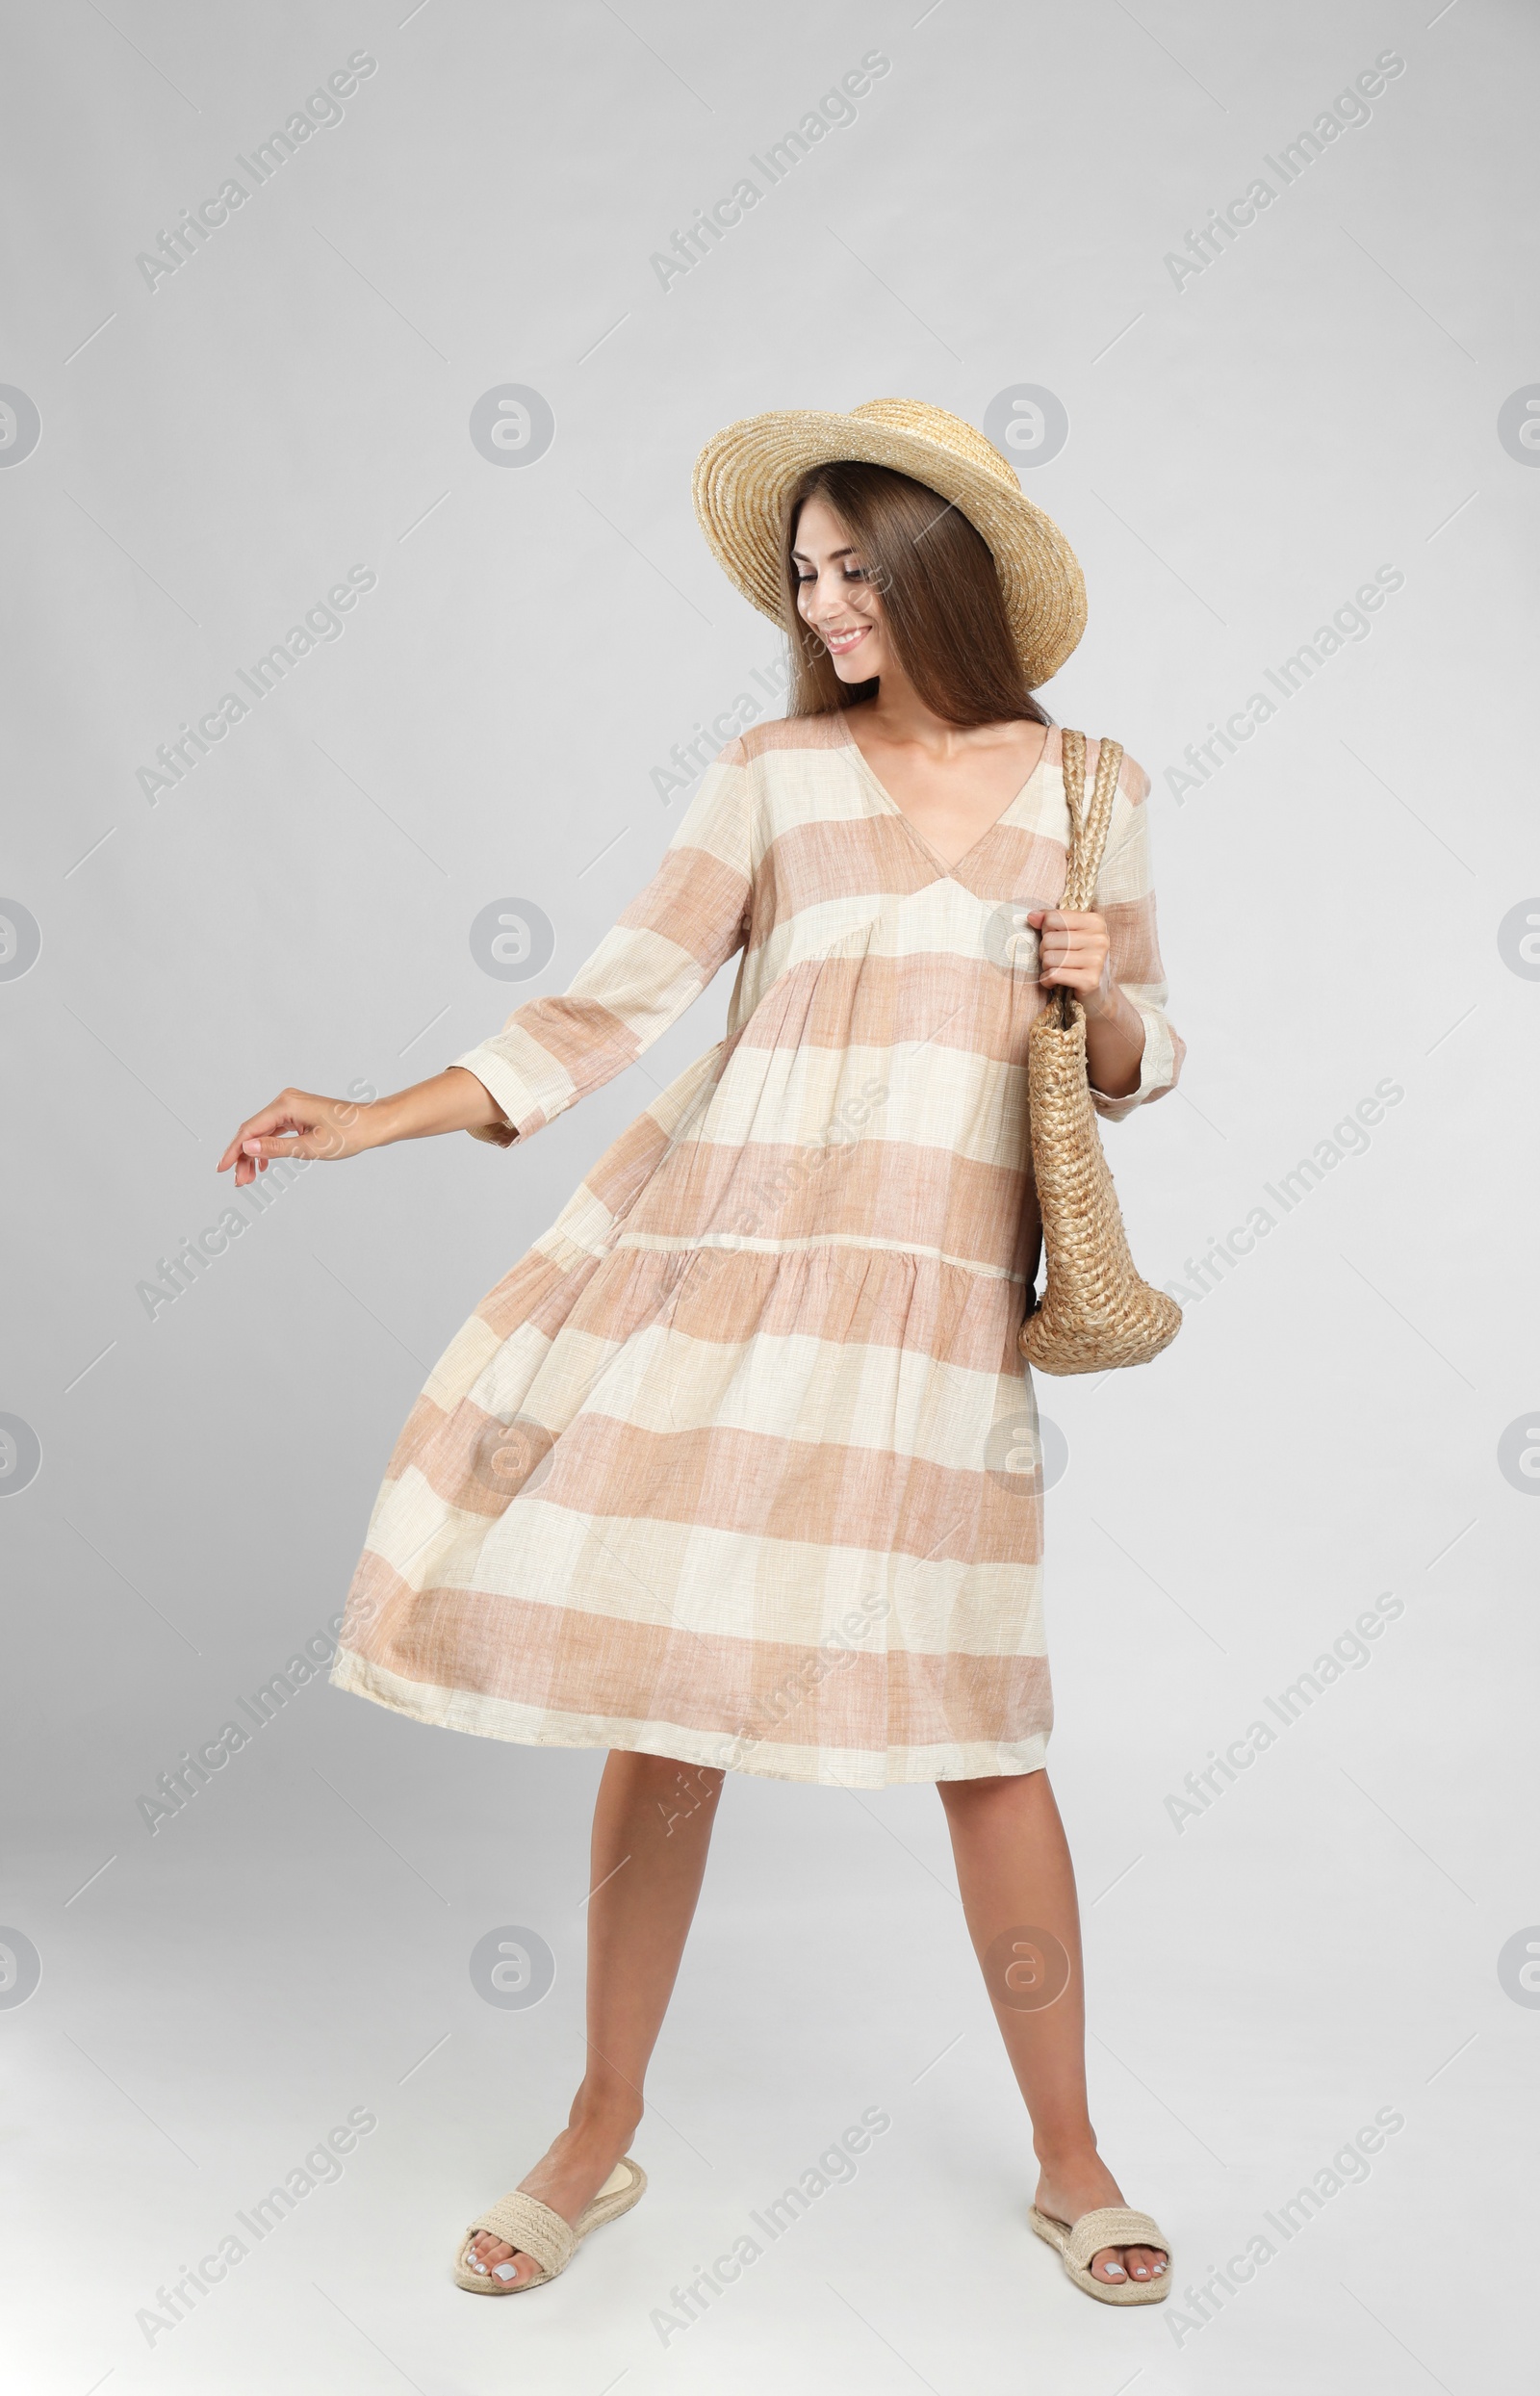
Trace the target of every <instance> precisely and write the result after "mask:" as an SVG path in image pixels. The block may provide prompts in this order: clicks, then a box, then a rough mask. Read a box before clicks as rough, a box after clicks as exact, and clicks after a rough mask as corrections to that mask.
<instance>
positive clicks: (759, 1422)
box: [331, 714, 1182, 1789]
mask: <svg viewBox="0 0 1540 2396" xmlns="http://www.w3.org/2000/svg"><path fill="white" fill-rule="evenodd" d="M1060 760H1061V751H1060V741H1059V735H1058V734H1057V733H1053V734H1050V735H1049V740H1048V745H1047V747H1046V749H1045V750H1044V753H1043V757H1042V760H1041V762H1040V764H1039V766H1038V768H1037V770H1036V771H1035V772H1034V773H1033V775H1032V776H1031V778H1030V780H1029V781H1028V782H1027V783H1026V784H1025V786H1023V788H1022V789H1021V790H1020V791H1019V792H1018V793H1017V795H1016V797H1015V799H1014V801H1013V802H1012V804H1011V806H1010V807H1009V808H1008V809H1007V810H1006V812H1005V813H1004V814H1003V815H1002V816H1001V817H1000V818H999V820H998V822H997V823H996V824H995V825H994V826H993V827H992V829H991V830H989V831H988V832H987V833H986V834H985V835H984V837H983V838H982V839H980V840H979V841H978V842H976V844H975V845H974V846H973V848H971V849H970V850H969V851H968V853H967V855H966V856H965V857H963V858H962V859H961V860H959V861H958V862H957V863H955V864H954V865H952V866H951V867H950V868H948V867H947V866H946V865H945V864H944V863H942V861H941V860H940V859H939V858H938V857H937V856H936V855H935V853H934V852H933V851H932V850H931V849H930V848H929V847H928V846H927V845H926V843H925V841H924V840H923V839H922V838H921V837H920V836H919V834H918V833H917V832H916V831H915V830H914V828H913V827H912V825H911V823H910V822H909V820H908V818H907V817H906V816H905V815H904V813H903V812H902V811H901V810H900V809H899V807H898V806H897V805H896V803H895V802H894V801H893V799H892V798H890V797H889V795H888V793H887V792H886V790H885V789H884V787H883V786H882V784H881V782H880V781H879V780H878V779H877V777H876V775H875V774H874V773H873V771H872V769H871V767H870V766H869V765H868V763H867V762H866V760H865V759H864V758H863V757H862V755H861V752H860V749H859V748H858V746H857V745H856V743H855V741H854V740H853V739H852V738H851V735H850V732H849V729H848V726H847V724H846V722H845V720H844V718H843V717H842V716H840V715H837V714H836V715H829V716H811V717H800V718H797V717H793V718H788V719H787V720H785V721H783V722H780V723H772V724H761V725H757V726H755V727H754V729H753V730H752V731H750V732H747V733H745V734H742V735H741V737H740V738H738V739H736V740H734V741H732V742H731V743H730V744H729V746H728V747H727V748H725V749H724V750H722V752H721V753H720V755H719V756H718V757H717V758H716V759H715V760H714V761H713V762H712V764H711V765H710V767H709V768H708V769H707V771H706V776H705V779H704V781H703V782H702V785H701V787H700V789H699V791H698V792H697V794H696V796H695V798H694V799H693V800H692V801H691V803H690V805H689V807H688V809H687V810H686V812H685V813H684V815H683V817H682V818H681V820H680V826H679V829H678V831H677V832H676V834H675V836H674V838H673V840H672V841H671V842H670V844H669V847H668V850H667V852H666V854H665V856H664V859H663V862H662V864H661V866H660V868H659V870H658V872H657V873H656V875H655V878H654V879H653V881H652V882H651V883H650V884H649V885H648V887H647V889H645V890H644V891H643V892H642V893H641V895H640V897H638V898H637V899H636V900H635V901H634V903H633V904H632V905H631V906H629V908H628V909H627V910H626V913H625V914H624V915H622V917H621V919H620V921H619V923H618V924H617V925H616V927H615V929H614V930H613V931H612V932H610V933H609V934H608V935H607V936H606V937H605V939H604V940H603V941H602V942H601V943H600V945H599V947H598V949H597V950H596V951H595V953H594V955H593V956H592V957H591V958H590V959H589V961H588V963H587V964H586V965H585V966H583V968H582V970H581V972H580V973H579V974H578V978H577V980H576V981H575V982H574V983H573V985H572V988H571V989H570V990H569V992H567V994H566V995H565V997H560V998H554V997H552V998H536V999H534V1000H531V1001H530V1002H529V1003H528V1004H526V1005H525V1006H522V1007H520V1008H518V1009H517V1010H516V1011H515V1013H514V1014H513V1015H512V1016H511V1017H510V1018H509V1019H508V1021H507V1023H506V1025H505V1026H504V1028H503V1030H502V1031H501V1032H500V1033H498V1034H497V1035H496V1036H495V1037H494V1038H492V1039H489V1040H488V1041H486V1042H485V1043H483V1044H482V1045H480V1046H479V1047H476V1048H473V1049H471V1050H470V1051H469V1052H468V1053H467V1054H466V1055H464V1056H462V1057H460V1058H457V1059H456V1060H455V1062H456V1063H458V1064H460V1065H463V1066H466V1067H468V1068H469V1069H470V1070H471V1071H472V1072H473V1073H475V1074H477V1075H478V1076H479V1078H480V1079H481V1080H482V1081H483V1082H484V1083H485V1084H486V1087H487V1088H488V1090H489V1091H490V1092H491V1093H492V1095H493V1096H494V1097H495V1098H496V1100H497V1102H498V1104H499V1106H500V1107H501V1110H502V1112H503V1114H504V1115H505V1116H506V1118H507V1121H508V1124H509V1125H510V1126H511V1128H510V1129H508V1130H506V1131H502V1130H499V1131H494V1132H488V1133H483V1134H481V1135H480V1136H482V1137H487V1138H493V1139H498V1140H500V1141H501V1143H502V1144H503V1145H506V1144H507V1143H508V1142H510V1141H512V1140H513V1139H514V1138H515V1136H517V1139H518V1140H519V1141H520V1142H521V1143H522V1142H523V1141H525V1140H526V1139H528V1137H529V1136H530V1134H531V1133H532V1132H535V1131H537V1130H538V1129H539V1128H540V1126H541V1125H542V1124H543V1123H546V1122H549V1121H550V1120H551V1118H552V1116H554V1115H558V1114H560V1113H561V1111H562V1109H563V1108H564V1107H568V1106H571V1105H572V1103H573V1102H574V1100H575V1099H577V1098H579V1097H581V1096H582V1095H583V1094H584V1093H585V1092H586V1091H589V1090H593V1089H597V1088H598V1086H599V1085H600V1084H601V1083H602V1082H603V1081H606V1080H607V1079H608V1078H609V1077H610V1075H611V1074H614V1073H617V1072H619V1071H620V1070H621V1069H622V1068H623V1067H624V1066H626V1065H628V1064H629V1062H630V1061H631V1059H632V1058H633V1057H636V1056H638V1055H639V1054H640V1053H641V1052H642V1051H643V1050H644V1049H645V1048H646V1047H647V1046H648V1044H649V1043H650V1042H652V1041H654V1040H655V1039H656V1038H657V1036H658V1035H659V1033H661V1032H662V1031H664V1030H665V1029H666V1028H667V1026H668V1025H669V1024H671V1023H672V1022H674V1021H675V1020H676V1018H678V1017H679V1016H680V1014H681V1013H682V1012H683V1010H684V1009H685V1008H686V1007H687V1006H688V1005H689V1004H690V1002H691V1000H692V999H694V998H695V997H697V996H698V995H699V993H700V992H702V991H703V990H704V989H705V988H706V984H707V983H708V982H709V981H710V980H711V978H712V976H713V975H714V974H715V973H716V971H717V970H718V968H719V967H720V966H722V965H723V964H724V963H725V962H726V961H727V960H728V959H729V958H730V957H732V955H733V954H734V953H736V952H739V951H741V956H740V961H739V966H738V976H737V982H736V985H735V988H734V990H733V993H732V1007H731V1010H730V1014H729V1022H728V1032H727V1036H726V1038H725V1039H724V1040H722V1041H720V1042H719V1043H717V1044H716V1046H715V1047H713V1048H711V1049H709V1050H708V1051H707V1052H706V1055H705V1056H703V1057H702V1058H700V1059H699V1061H698V1062H697V1063H696V1064H695V1065H693V1066H691V1067H690V1069H689V1070H688V1071H687V1072H685V1073H682V1074H680V1077H679V1079H678V1080H677V1081H675V1082H674V1083H673V1084H672V1085H671V1087H670V1088H669V1089H668V1090H667V1091H665V1092H664V1094H663V1095H661V1096H660V1097H659V1098H657V1099H656V1100H655V1103H654V1104H653V1105H652V1106H650V1107H649V1108H648V1109H647V1111H646V1113H645V1114H643V1115H641V1116H639V1117H638V1118H637V1120H636V1121H635V1122H633V1123H632V1125H631V1126H630V1128H629V1130H628V1131H626V1132H625V1133H623V1135H622V1136H621V1138H620V1139H618V1140H617V1141H615V1142H614V1143H613V1145H612V1146H610V1147H609V1148H608V1149H607V1150H606V1152H605V1153H604V1155H603V1157H601V1159H600V1161H599V1163H598V1164H597V1165H596V1166H595V1168H594V1170H593V1172H591V1173H590V1174H589V1175H588V1177H587V1179H586V1180H585V1181H584V1182H583V1183H582V1185H581V1187H580V1188H579V1189H578V1192H577V1194H576V1196H575V1197H574V1198H572V1199H571V1200H570V1202H569V1203H568V1204H567V1205H566V1206H565V1207H564V1208H563V1209H562V1211H561V1213H560V1214H559V1215H558V1217H557V1218H556V1221H555V1222H554V1224H552V1227H551V1229H550V1230H549V1231H547V1232H546V1233H545V1234H544V1236H543V1237H542V1238H541V1239H539V1240H537V1241H536V1242H535V1245H534V1246H533V1248H532V1249H530V1250H529V1251H528V1253H527V1254H526V1256H524V1257H523V1258H522V1259H521V1260H520V1262H519V1263H518V1264H516V1265H515V1266H514V1268H513V1270H512V1271H511V1272H510V1273H509V1274H508V1275H506V1276H505V1278H504V1279H503V1280H501V1281H500V1282H499V1284H498V1286H497V1287H496V1289H494V1290H492V1291H491V1292H489V1294H488V1295H487V1296H486V1297H485V1298H484V1299H483V1300H482V1301H481V1303H480V1304H479V1305H478V1306H477V1307H476V1309H475V1313H474V1314H473V1315H472V1316H471V1318H470V1320H469V1322H467V1323H466V1325H465V1326H464V1327H463V1328H462V1329H461V1330H460V1331H459V1333H458V1334H457V1335H456V1337H455V1338H454V1339H453V1340H452V1341H451V1342H450V1344H449V1348H448V1349H447V1350H446V1351H445V1353H444V1354H443V1356H442V1357H441V1358H440V1360H439V1362H438V1364H437V1365H436V1366H435V1367H434V1370H433V1372H432V1373H431V1375H430V1376H429V1378H428V1379H427V1381H426V1383H425V1384H424V1388H423V1391H422V1393H421V1395H420V1397H419V1398H418V1401H417V1403H416V1404H415V1406H414V1407H413V1409H412V1412H411V1415H410V1416H409V1418H408V1420H407V1422H406V1425H405V1427H404V1429H403V1430H402V1431H401V1434H400V1436H399V1438H398V1441H397V1444H396V1448H395V1452H394V1454H393V1455H392V1456H391V1458H390V1462H389V1465H388V1467H387V1469H386V1475H385V1479H384V1481H383V1484H382V1486H381V1488H380V1491H379V1495H378V1498H377V1500H376V1502H375V1505H374V1507H373V1510H372V1515H371V1518H370V1524H369V1531H368V1538H367V1544H366V1546H365V1549H364V1553H363V1556H362V1558H361V1559H360V1560H359V1564H358V1567H357V1570H356V1572H355V1574H354V1577H353V1581H352V1584H351V1587H350V1590H349V1593H348V1602H347V1615H346V1619H345V1622H344V1626H343V1632H342V1639H341V1644H340V1649H339V1653H338V1656H337V1658H336V1661H335V1662H334V1665H333V1668H332V1673H331V1678H332V1680H333V1681H334V1682H335V1683H336V1685H337V1686H338V1687H339V1688H347V1689H352V1690H355V1691H356V1692H357V1693H358V1694H360V1695H361V1696H366V1697H372V1698H374V1699H376V1700H377V1701H378V1702H379V1703H380V1704H382V1705H386V1706H391V1707H394V1708H396V1709H397V1710H398V1712H400V1713H409V1714H412V1715H415V1716H416V1717H417V1719H418V1720H420V1721H424V1722H438V1723H444V1724H446V1725H448V1726H449V1727H450V1728H452V1729H456V1730H463V1731H475V1732H479V1733H482V1734H484V1735H486V1736H488V1737H491V1738H494V1739H516V1740H520V1741H525V1742H529V1743H533V1744H545V1745H554V1746H596V1747H618V1748H631V1749H639V1750H642V1751H645V1752H647V1753H650V1754H655V1755H664V1756H677V1757H679V1758H680V1761H681V1762H682V1763H686V1764H697V1765H728V1766H730V1767H732V1768H733V1769H736V1770H741V1771H749V1772H759V1773H766V1774H770V1775H772V1776H774V1777H776V1778H780V1779H784V1780H803V1781H822V1782H827V1783H833V1784H843V1785H845V1786H848V1787H852V1788H863V1789H869V1788H880V1787H882V1786H884V1785H885V1784H886V1783H889V1782H894V1781H920V1780H954V1779H963V1778H969V1777H976V1776H980V1775H984V1774H993V1773H1001V1772H1026V1771H1032V1770H1034V1769H1036V1768H1037V1766H1039V1765H1040V1764H1041V1763H1042V1761H1043V1756H1044V1749H1045V1745H1046V1741H1047V1736H1048V1731H1049V1726H1050V1723H1051V1720H1052V1705H1051V1699H1050V1693H1049V1682H1048V1663H1047V1657H1046V1654H1045V1651H1044V1645H1043V1633H1042V1610H1041V1595H1040V1553H1041V1513H1042V1507H1041V1496H1040V1487H1039V1484H1038V1481H1037V1479H1036V1478H1035V1476H1034V1475H1033V1473H1032V1471H1031V1470H1030V1466H1031V1463H1032V1443H1033V1434H1034V1430H1035V1426H1036V1413H1035V1409H1034V1404H1033V1396H1032V1388H1031V1382H1030V1378H1029V1377H1028V1375H1027V1374H1026V1372H1025V1369H1024V1367H1023V1366H1022V1363H1021V1360H1020V1358H1019V1356H1018V1354H1017V1352H1016V1347H1015V1333H1016V1327H1017V1326H1018V1324H1019V1323H1020V1321H1021V1317H1022V1313H1023V1309H1024V1302H1025V1289H1026V1285H1027V1284H1028V1282H1029V1281H1030V1280H1031V1278H1032V1277H1033V1276H1034V1275H1035V1272H1036V1266H1037V1258H1038V1250H1039V1236H1040V1235H1039V1229H1038V1217H1037V1211H1036V1205H1035V1201H1034V1194H1033V1188H1032V1180H1031V1173H1030V1169H1029V1136H1028V1124H1027V1118H1026V1079H1027V1077H1026V1053H1027V1027H1028V1025H1029V1023H1030V1022H1031V1020H1032V1018H1033V1016H1034V1015H1035V1014H1036V1013H1037V1011H1038V1009H1039V1007H1040V1005H1041V1004H1042V992H1041V991H1040V987H1039V984H1038V981H1037V978H1036V965H1035V962H1034V951H1035V946H1036V943H1035V941H1033V940H1032V939H1031V936H1030V934H1026V935H1025V936H1023V928H1022V924H1021V922H1020V920H1019V918H1021V917H1023V916H1024V915H1025V912H1026V911H1027V910H1029V909H1032V908H1035V907H1040V906H1052V905H1053V904H1054V903H1055V902H1056V900H1057V899H1058V897H1059V895H1060V893H1061V891H1062V889H1063V887H1064V875H1065V847H1066V839H1067V832H1068V812H1067V807H1066V803H1065V791H1064V781H1063V773H1062V767H1061V761H1060ZM1094 763H1095V754H1094V748H1093V747H1092V749H1091V757H1090V759H1089V760H1088V773H1091V772H1093V771H1094ZM1088 786H1089V782H1088ZM1148 787H1149V786H1148V781H1147V778H1146V777H1145V775H1144V774H1143V772H1142V769H1141V768H1140V767H1139V766H1137V765H1135V764H1133V763H1132V761H1131V760H1130V761H1126V762H1125V765H1124V769H1123V775H1122V780H1121V784H1120V786H1119V790H1118V795H1117V805H1116V809H1115V812H1114V815H1113V821H1112V829H1111V834H1110V837H1109V841H1108V847H1107V853H1106V858H1105V861H1104V863H1103V866H1102V870H1101V876H1100V880H1099V882H1098V884H1097V889H1096V900H1095V904H1096V907H1097V909H1098V910H1099V911H1100V913H1102V914H1103V915H1105V916H1106V918H1107V922H1108V927H1109V930H1110V934H1111V940H1112V962H1113V971H1114V973H1115V975H1116V976H1117V980H1118V981H1119V982H1120V983H1121V984H1122V986H1123V988H1124V989H1125V991H1126V992H1127V993H1128V995H1129V997H1130V998H1131V999H1132V1000H1133V1002H1134V1004H1135V1005H1136V1006H1137V1007H1138V1009H1139V1011H1140V1013H1141V1015H1142V1017H1143V1019H1144V1032H1145V1039H1144V1054H1143V1063H1142V1072H1141V1078H1140V1084H1139V1088H1138V1090H1137V1091H1136V1092H1135V1093H1134V1094H1133V1095H1131V1096H1128V1097H1123V1098H1108V1097H1105V1096H1101V1095H1098V1096H1097V1098H1096V1104H1097V1107H1098V1110H1099V1112H1100V1113H1101V1114H1102V1115H1104V1116H1109V1117H1114V1118H1116V1117H1119V1116H1123V1115H1126V1114H1127V1113H1129V1111H1130V1110H1131V1109H1132V1108H1134V1107H1136V1106H1138V1105H1140V1104H1141V1103H1142V1101H1144V1100H1146V1099H1149V1098H1154V1097H1158V1096H1160V1095H1162V1094H1163V1093H1164V1092H1165V1091H1167V1090H1168V1089H1169V1088H1170V1087H1171V1085H1172V1083H1173V1082H1174V1080H1175V1078H1176V1074H1177V1070H1178V1068H1179V1065H1180V1062H1181V1055H1182V1043H1181V1042H1180V1040H1179V1038H1178V1037H1177V1035H1176V1034H1175V1032H1174V1031H1173V1030H1172V1029H1171V1027H1170V1025H1169V1023H1168V1019H1167V1017H1166V1012H1165V1004H1166V984H1165V979H1164V973H1163V969H1162V966H1161V962H1160V955H1159V951H1158V948H1157V944H1156V935H1155V901H1154V895H1153V892H1152V889H1151V885H1150V874H1149V842H1148V830H1147V820H1148V809H1147V807H1146V806H1145V805H1144V800H1145V797H1146V794H1147V791H1148ZM1023 1466H1026V1467H1027V1468H1028V1469H1026V1470H1023V1469H1022V1468H1023Z"/></svg>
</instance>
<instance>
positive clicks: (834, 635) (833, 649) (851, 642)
mask: <svg viewBox="0 0 1540 2396" xmlns="http://www.w3.org/2000/svg"><path fill="white" fill-rule="evenodd" d="M871 629H872V628H871V626H870V625H869V624H858V625H857V626H856V628H855V630H854V631H849V632H826V633H825V634H824V647H825V648H826V649H827V650H828V651H829V654H830V656H831V657H847V656H848V655H849V653H850V651H851V650H852V649H854V648H855V646H856V644H857V642H858V641H862V640H864V639H865V637H866V635H867V633H868V632H869V631H871Z"/></svg>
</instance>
